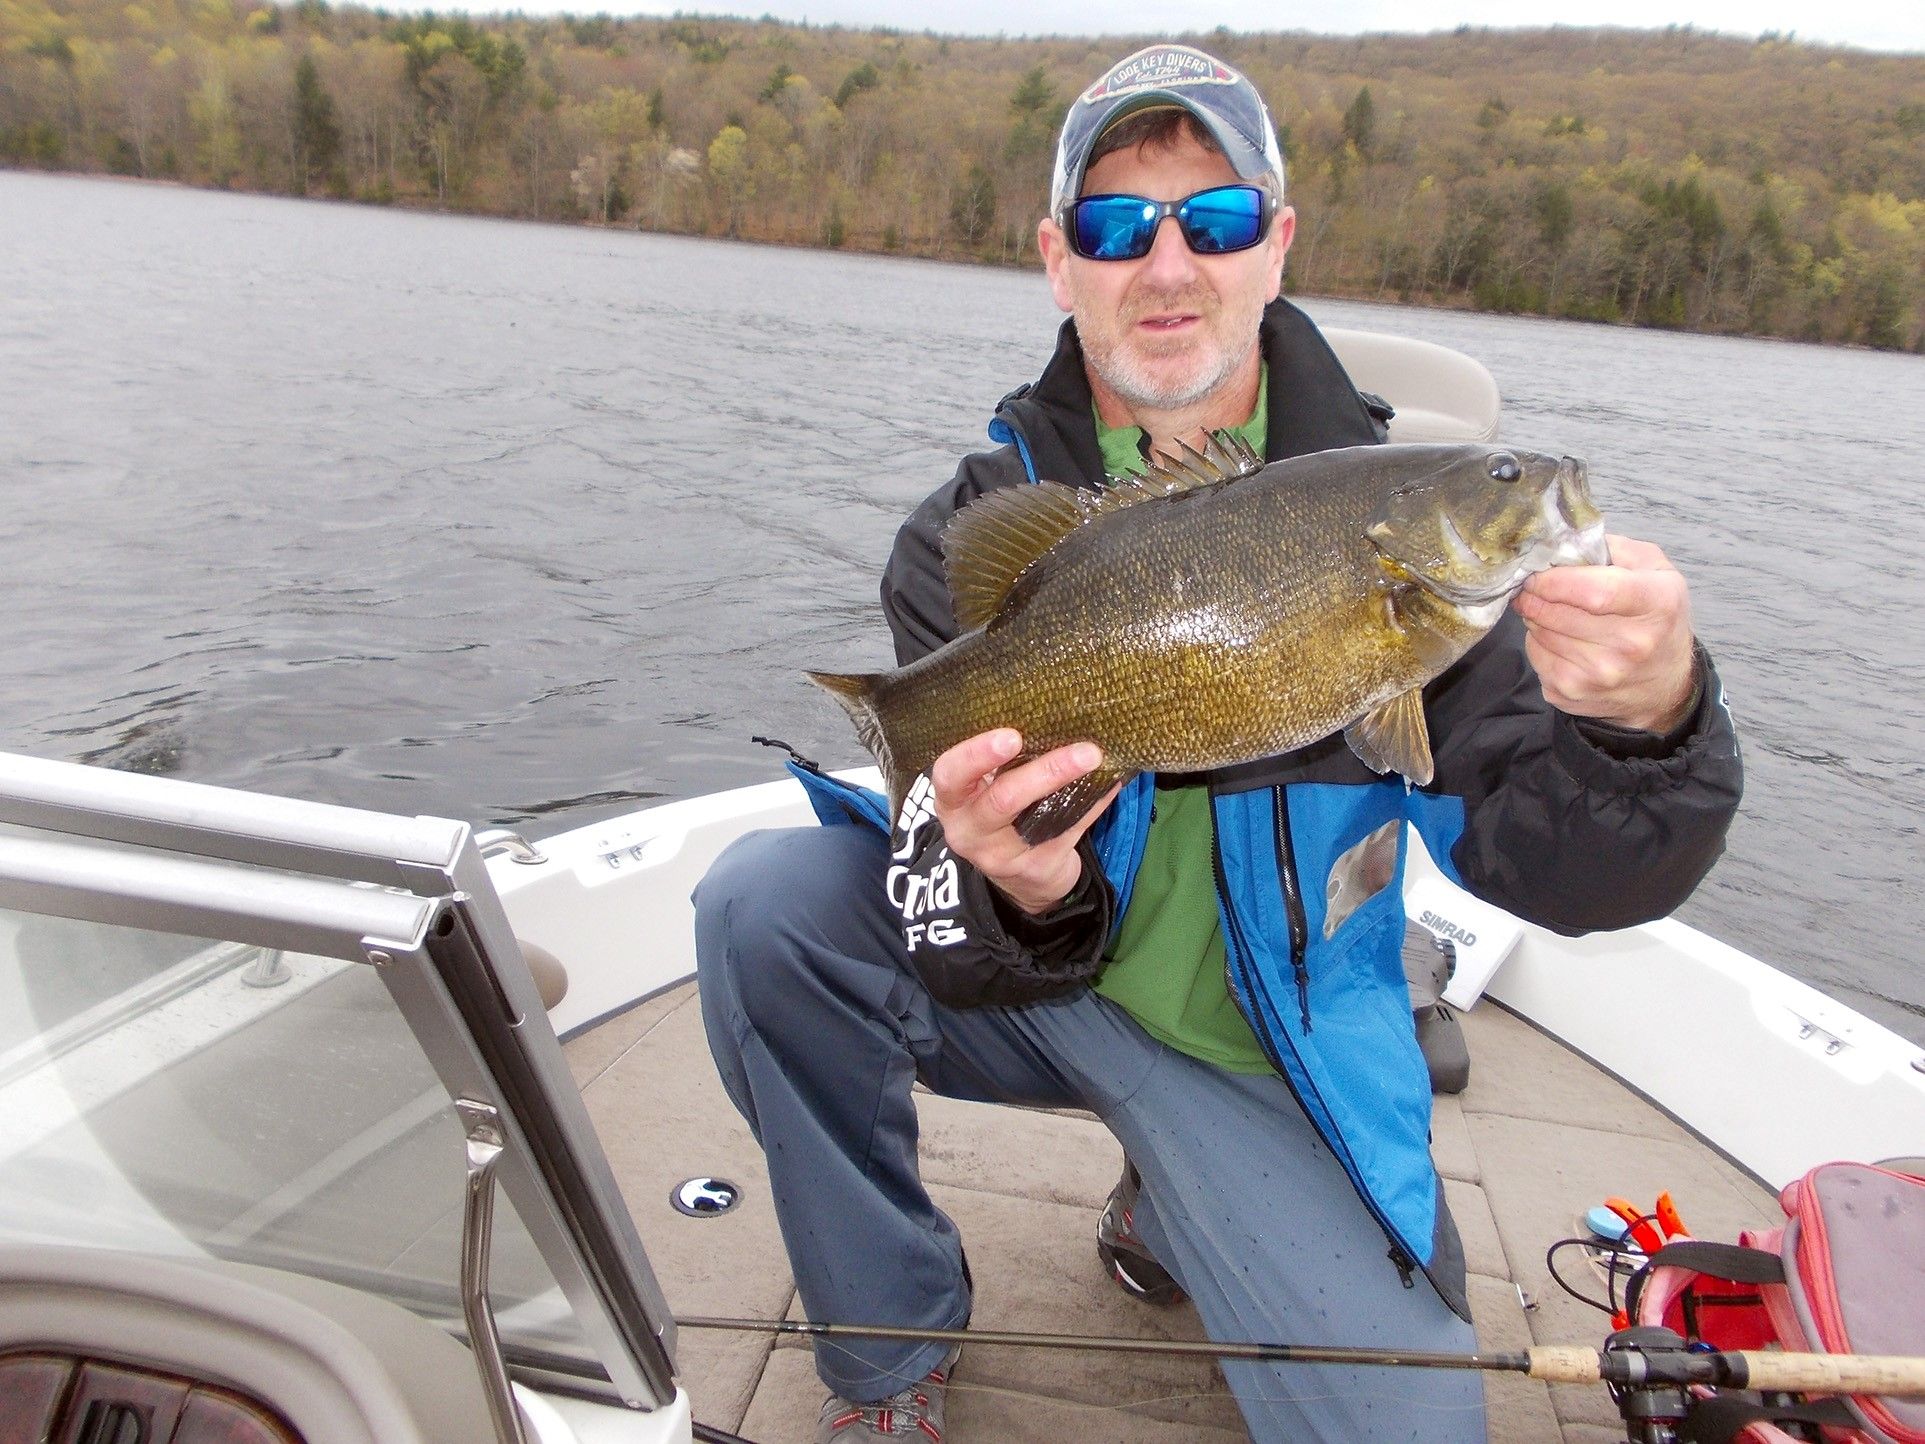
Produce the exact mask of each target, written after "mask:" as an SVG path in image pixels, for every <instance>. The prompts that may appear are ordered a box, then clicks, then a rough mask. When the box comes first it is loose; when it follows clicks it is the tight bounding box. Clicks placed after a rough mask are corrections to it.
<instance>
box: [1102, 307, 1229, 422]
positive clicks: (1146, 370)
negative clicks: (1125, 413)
mask: <svg viewBox="0 0 1925 1444" xmlns="http://www.w3.org/2000/svg"><path fill="white" fill-rule="evenodd" d="M1222 310H1223V306H1222V302H1221V301H1220V299H1219V298H1218V296H1217V295H1216V293H1215V292H1213V291H1210V290H1208V289H1207V288H1203V287H1194V288H1189V289H1185V290H1182V291H1171V292H1164V293H1161V294H1146V295H1141V296H1131V297H1129V298H1128V299H1127V300H1126V301H1125V303H1124V306H1123V309H1122V312H1121V313H1120V314H1119V315H1117V316H1116V317H1114V318H1113V319H1112V320H1111V321H1110V323H1109V324H1108V325H1103V326H1085V325H1084V324H1082V322H1081V321H1080V319H1079V322H1078V325H1077V334H1078V337H1079V339H1080V340H1081V341H1082V344H1083V359H1084V360H1085V361H1086V362H1088V363H1089V366H1090V369H1091V370H1093V371H1094V372H1095V373H1096V374H1097V376H1098V377H1100V378H1101V379H1102V381H1103V384H1104V385H1106V386H1108V387H1109V388H1110V390H1112V391H1114V392H1115V393H1116V394H1117V396H1118V397H1120V398H1121V399H1122V400H1123V401H1124V403H1125V404H1127V405H1129V406H1130V407H1132V408H1140V409H1147V410H1151V411H1176V410H1180V409H1182V408H1183V407H1186V406H1192V405H1195V404H1196V403H1197V402H1199V401H1202V400H1203V399H1204V398H1205V397H1207V396H1209V395H1210V394H1211V393H1212V392H1214V391H1216V389H1217V388H1218V387H1220V386H1222V385H1223V384H1224V383H1225V382H1227V381H1228V380H1229V379H1230V378H1231V377H1232V376H1234V375H1235V374H1236V372H1237V369H1238V368H1239V367H1241V366H1242V365H1243V363H1244V362H1245V361H1247V360H1249V358H1250V353H1251V352H1252V351H1253V350H1255V349H1256V344H1257V326H1258V323H1259V322H1260V321H1261V318H1262V308H1261V307H1260V306H1259V307H1258V308H1257V309H1256V310H1255V312H1254V313H1253V314H1252V315H1251V317H1250V324H1249V327H1248V332H1247V334H1248V342H1247V344H1245V345H1243V346H1230V347H1226V348H1224V350H1223V352H1222V354H1220V355H1218V356H1217V357H1216V358H1215V359H1214V361H1213V362H1212V364H1210V365H1209V366H1208V367H1207V368H1206V369H1205V370H1204V371H1202V372H1199V373H1197V374H1194V375H1191V376H1174V377H1168V376H1162V375H1159V374H1158V369H1159V368H1157V367H1156V366H1155V365H1154V357H1153V356H1152V357H1149V358H1146V357H1144V356H1143V355H1141V354H1139V353H1137V352H1135V351H1133V350H1132V349H1131V348H1130V347H1129V346H1128V345H1126V344H1125V340H1124V338H1126V337H1128V336H1129V335H1130V334H1131V332H1132V331H1133V330H1134V329H1135V327H1136V324H1137V322H1138V321H1139V320H1141V319H1142V318H1143V317H1144V316H1148V315H1153V314H1155V313H1157V312H1159V311H1179V312H1182V311H1187V312H1190V313H1191V314H1193V315H1195V316H1196V317H1197V319H1198V322H1199V324H1200V325H1201V326H1202V327H1203V328H1204V330H1205V331H1206V332H1207V333H1208V334H1209V335H1210V336H1212V337H1215V336H1216V335H1217V334H1218V330H1219V327H1220V324H1221V313H1222ZM1239 329H1241V328H1239Z"/></svg>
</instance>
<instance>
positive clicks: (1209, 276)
mask: <svg viewBox="0 0 1925 1444" xmlns="http://www.w3.org/2000/svg"><path fill="white" fill-rule="evenodd" d="M1241 183H1242V178H1241V177H1240V176H1238V175H1237V173H1236V171H1235V169H1234V168H1233V167H1232V166H1231V165H1230V162H1229V161H1228V160H1227V159H1225V157H1224V155H1223V153H1222V152H1221V151H1218V150H1215V149H1213V148H1211V147H1209V146H1205V145H1201V144H1199V143H1198V142H1197V141H1196V140H1195V139H1194V138H1193V137H1191V136H1190V135H1189V134H1188V133H1187V132H1185V133H1183V134H1181V135H1180V136H1179V138H1178V141H1177V143H1176V144H1175V145H1174V146H1154V147H1152V146H1138V147H1136V148H1135V149H1132V150H1116V151H1111V152H1110V153H1109V154H1108V155H1106V156H1104V157H1103V158H1102V159H1101V160H1099V161H1098V162H1097V163H1096V164H1095V165H1093V166H1091V167H1090V168H1089V173H1088V174H1087V175H1086V176H1085V177H1084V180H1083V190H1082V194H1084V195H1116V194H1122V195H1137V196H1145V197H1147V198H1149V199H1150V200H1157V201H1177V200H1182V199H1183V198H1184V197H1186V196H1190V195H1194V194H1195V193H1196V192H1197V191H1200V190H1208V189H1209V188H1210V187H1212V186H1220V185H1237V184H1241ZM1295 228H1296V216H1295V214H1294V213H1293V212H1292V211H1291V210H1290V208H1289V207H1288V206H1285V207H1283V208H1281V209H1280V210H1279V211H1278V212H1277V214H1276V216H1275V217H1274V218H1273V219H1272V221H1271V223H1270V230H1269V233H1268V234H1267V235H1266V236H1265V237H1264V239H1263V241H1262V242H1261V243H1259V244H1258V245H1255V246H1252V247H1251V248H1250V249H1249V250H1247V251H1237V252H1234V253H1232V254H1230V255H1227V256H1199V255H1197V254H1196V253H1195V252H1193V251H1192V250H1191V249H1190V247H1189V243H1188V242H1187V241H1185V240H1184V239H1183V233H1182V231H1181V230H1180V229H1179V228H1178V226H1177V224H1176V220H1175V218H1174V217H1171V218H1169V219H1166V220H1165V221H1163V223H1162V224H1161V225H1159V226H1158V227H1157V232H1156V243H1155V244H1154V245H1153V246H1151V247H1150V252H1149V254H1148V255H1146V256H1144V257H1142V258H1141V259H1139V260H1134V261H1092V260H1088V259H1086V258H1084V257H1082V256H1079V255H1077V254H1075V252H1073V251H1072V250H1071V249H1070V246H1069V239H1068V237H1066V236H1065V235H1064V234H1063V231H1062V228H1061V227H1060V226H1058V225H1057V224H1056V222H1055V221H1053V220H1045V221H1044V222H1043V223H1042V225H1041V226H1040V227H1039V228H1038V233H1037V244H1038V246H1039V248H1040V249H1041V251H1042V254H1043V263H1044V266H1045V268H1046V270H1047V271H1048V274H1049V286H1050V291H1051V293H1052V294H1053V295H1054V296H1055V297H1056V304H1057V305H1058V306H1061V307H1062V308H1063V309H1064V310H1065V311H1068V312H1070V313H1071V314H1072V315H1073V316H1075V318H1076V334H1077V335H1078V337H1079V338H1081V340H1082V343H1083V356H1084V360H1085V361H1086V363H1087V364H1088V365H1089V367H1090V369H1091V370H1092V371H1094V372H1095V373H1096V376H1097V377H1098V378H1099V379H1100V380H1101V381H1102V382H1103V383H1104V384H1105V385H1106V386H1108V387H1109V389H1110V390H1112V391H1114V392H1115V393H1116V394H1117V395H1118V396H1119V397H1121V398H1122V400H1123V401H1124V402H1126V403H1127V404H1128V405H1130V406H1131V407H1133V408H1146V409H1150V410H1162V411H1168V410H1175V409H1178V408H1181V407H1186V406H1190V405H1192V404H1194V403H1196V402H1199V401H1202V400H1204V399H1205V398H1207V397H1209V396H1210V395H1211V394H1212V393H1213V392H1215V391H1216V390H1217V388H1219V387H1221V386H1223V385H1225V384H1226V383H1227V382H1228V381H1229V380H1230V379H1231V378H1232V377H1234V376H1235V375H1236V373H1237V371H1238V369H1239V368H1240V367H1241V366H1242V365H1243V363H1244V362H1246V361H1247V360H1248V359H1249V358H1250V355H1251V353H1252V351H1253V350H1254V349H1255V347H1256V343H1257V325H1258V323H1259V321H1260V320H1261V319H1262V316H1263V308H1264V306H1265V305H1266V304H1267V303H1268V302H1270V301H1272V300H1275V299H1276V296H1277V293H1278V291H1279V289H1280V288H1281V287H1282V284H1283V258H1284V254H1285V253H1286V252H1287V251H1288V250H1289V249H1290V239H1291V236H1292V235H1293V234H1294V232H1295Z"/></svg>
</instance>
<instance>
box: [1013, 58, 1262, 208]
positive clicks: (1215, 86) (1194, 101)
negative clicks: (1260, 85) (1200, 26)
mask: <svg viewBox="0 0 1925 1444" xmlns="http://www.w3.org/2000/svg"><path fill="white" fill-rule="evenodd" d="M1172 105H1174V106H1179V107H1181V108H1182V109H1184V110H1187V111H1189V112H1190V114H1191V115H1194V116H1195V117H1196V118H1197V119H1198V120H1199V121H1201V122H1202V123H1203V126H1204V128H1205V129H1206V130H1208V131H1209V132H1210V134H1211V135H1212V136H1214V137H1215V138H1216V143H1217V145H1218V147H1219V148H1220V149H1221V150H1222V151H1223V154H1224V155H1225V156H1226V157H1227V158H1228V159H1229V162H1230V164H1231V166H1232V167H1233V168H1234V169H1235V170H1236V173H1237V174H1238V175H1240V176H1242V177H1243V178H1244V179H1245V180H1250V181H1254V180H1260V179H1262V178H1263V177H1264V176H1266V175H1272V176H1275V177H1276V187H1277V194H1278V196H1279V197H1281V196H1282V194H1283V151H1282V149H1281V148H1280V147H1279V146H1278V145H1277V128H1276V126H1275V125H1273V124H1271V121H1270V112H1269V110H1268V109H1267V108H1265V106H1264V104H1263V97H1262V96H1260V95H1258V94H1257V88H1256V87H1255V86H1254V85H1252V84H1251V83H1250V82H1249V80H1248V79H1246V78H1245V77H1244V76H1243V75H1241V74H1239V73H1238V72H1237V71H1235V70H1232V69H1231V68H1230V67H1229V66H1227V65H1225V64H1224V63H1223V62H1222V61H1221V60H1218V59H1217V58H1216V57H1215V56H1213V55H1206V54H1204V53H1203V52H1202V51H1201V50H1198V49H1196V48H1194V47H1193V46H1189V45H1173V44H1162V45H1151V46H1148V47H1146V48H1145V49H1142V50H1139V51H1137V52H1136V54H1134V55H1131V56H1129V57H1127V58H1126V59H1123V60H1119V61H1117V62H1116V64H1114V65H1112V66H1111V67H1110V68H1109V70H1107V71H1106V72H1105V73H1104V75H1103V78H1102V79H1101V80H1098V81H1097V82H1096V84H1094V85H1092V86H1091V87H1090V88H1089V89H1088V90H1086V91H1084V92H1083V93H1082V94H1081V95H1079V96H1078V97H1077V98H1076V103H1075V104H1074V105H1072V106H1070V108H1069V114H1068V115H1067V116H1065V117H1064V118H1063V133H1062V136H1061V137H1060V138H1059V139H1058V140H1057V142H1056V171H1055V175H1054V176H1053V178H1052V179H1051V182H1050V192H1049V213H1050V214H1051V215H1052V216H1055V217H1056V218H1057V219H1059V220H1060V219H1061V218H1062V216H1063V215H1064V213H1065V212H1066V211H1067V210H1068V208H1069V205H1070V203H1071V202H1072V201H1074V200H1075V199H1076V197H1077V195H1078V194H1079V193H1080V192H1081V191H1082V189H1083V173H1084V172H1085V171H1087V170H1088V169H1089V157H1090V151H1091V150H1092V149H1094V148H1095V145H1096V142H1097V139H1098V138H1099V137H1100V136H1101V135H1102V134H1103V132H1104V131H1106V130H1108V129H1109V128H1110V127H1111V126H1112V125H1114V124H1116V122H1117V121H1119V120H1121V119H1123V117H1124V116H1126V115H1133V114H1135V113H1136V112H1137V111H1139V110H1154V109H1157V108H1159V107H1163V106H1172Z"/></svg>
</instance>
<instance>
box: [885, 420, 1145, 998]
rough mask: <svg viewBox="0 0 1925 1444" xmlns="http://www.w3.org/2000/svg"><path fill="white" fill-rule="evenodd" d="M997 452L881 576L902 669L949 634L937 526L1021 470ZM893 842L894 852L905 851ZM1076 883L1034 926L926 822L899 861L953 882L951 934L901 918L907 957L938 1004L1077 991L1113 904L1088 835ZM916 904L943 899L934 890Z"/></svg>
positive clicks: (1095, 962) (936, 498)
mask: <svg viewBox="0 0 1925 1444" xmlns="http://www.w3.org/2000/svg"><path fill="white" fill-rule="evenodd" d="M1007 450H1008V449H1007V448H1005V452H1004V453H999V452H991V453H985V454H981V455H976V456H969V457H966V458H964V460H963V463H962V465H961V467H959V468H958V469H957V472H956V476H955V478H954V479H953V480H952V481H951V482H950V484H949V485H948V486H947V487H945V488H943V489H942V490H940V491H938V492H936V493H935V494H934V495H933V496H931V497H930V498H929V499H928V500H927V501H925V502H924V503H923V504H922V505H921V506H919V507H918V508H916V510H915V511H914V512H912V513H911V514H910V516H909V519H908V520H907V521H905V522H904V523H903V524H902V528H901V530H900V531H898V532H897V534H896V544H895V548H894V550H893V551H892V552H891V553H890V557H889V564H888V566H887V567H886V568H885V569H884V571H883V577H882V610H883V615H884V616H885V617H887V618H888V621H889V630H890V633H891V635H892V636H893V637H894V639H895V645H896V661H897V663H898V665H906V664H907V663H909V662H913V661H915V660H916V659H917V658H919V657H922V656H925V655H927V654H928V653H930V652H933V651H935V650H936V649H937V648H938V647H940V646H942V645H943V644H944V643H945V642H947V641H949V640H950V639H951V638H953V637H954V636H955V635H956V633H957V626H956V619H955V612H954V609H953V608H952V606H951V604H950V600H949V582H948V578H947V576H946V575H945V573H944V570H943V562H942V547H941V536H942V529H943V526H944V525H945V524H946V523H947V522H948V519H949V518H950V517H951V516H953V515H954V514H955V513H956V512H957V511H958V510H960V509H961V508H962V507H963V506H965V505H967V504H968V503H969V502H970V501H972V500H973V499H975V498H976V497H977V496H980V495H981V494H982V493H983V492H985V491H988V490H991V489H993V488H994V487H996V486H999V485H1008V484H1010V479H1009V478H1008V477H1006V475H1005V474H1004V473H1006V472H1007V470H1008V468H1009V467H1011V466H1014V467H1016V468H1017V471H1016V478H1015V479H1018V480H1019V479H1021V471H1020V463H1019V462H1016V461H1015V460H1014V458H1013V457H1011V456H1008V455H1006V454H1005V453H1006V452H1007ZM904 840H905V839H904V838H903V836H902V835H901V834H900V833H899V834H898V836H897V838H896V839H895V842H896V845H897V846H900V845H901V844H902V843H903V842H904ZM1078 852H1079V853H1080V854H1081V856H1082V859H1083V875H1082V878H1081V880H1080V881H1079V882H1078V883H1077V886H1076V888H1075V890H1074V891H1072V892H1071V894H1070V895H1069V896H1068V897H1066V898H1065V899H1063V901H1062V902H1061V903H1059V904H1058V905H1057V906H1056V907H1055V908H1054V909H1052V910H1051V911H1050V912H1049V913H1048V914H1046V915H1044V916H1043V917H1040V918H1032V917H1030V916H1029V915H1028V914H1027V913H1024V912H1023V911H1022V909H1020V908H1018V907H1016V906H1015V905H1014V904H1013V903H1011V902H1010V901H1009V900H1008V899H1006V898H1004V897H1003V896H1002V895H1001V894H1000V893H999V892H997V890H996V889H995V888H994V887H993V886H991V884H990V883H989V881H988V880H987V879H986V878H984V877H983V876H982V874H981V873H979V872H978V871H977V870H976V869H975V868H973V867H971V866H970V865H969V864H968V863H966V862H964V861H963V860H962V859H961V858H956V857H952V856H951V854H950V852H949V848H948V845H947V843H946V842H945V841H944V839H943V836H942V830H941V827H940V826H939V825H937V824H935V823H934V822H933V821H931V822H930V823H928V824H927V825H926V828H925V832H924V836H923V839H922V840H921V842H920V844H919V845H918V846H916V847H915V848H914V857H913V859H911V860H908V861H907V866H908V868H909V869H910V870H912V871H915V872H919V873H920V874H922V875H924V876H926V877H928V878H930V879H932V880H936V879H940V878H949V879H952V880H953V881H952V882H951V886H950V889H949V892H950V893H951V894H953V897H952V898H951V900H952V901H953V904H954V905H953V908H952V909H951V910H950V913H949V916H951V917H952V918H953V920H954V925H953V926H952V927H950V928H947V929H939V930H938V932H937V933H936V935H935V936H934V937H933V938H932V937H931V936H930V934H929V931H928V929H927V928H926V927H924V928H923V929H921V930H920V931H919V932H917V933H916V934H914V935H913V936H912V935H911V932H910V930H911V929H914V928H916V925H917V922H918V921H919V920H918V919H917V918H914V917H910V916H908V915H907V914H906V913H905V917H904V936H905V940H906V941H908V942H909V943H910V944H911V947H910V958H911V960H912V961H913V962H914V963H915V965H916V971H917V973H918V974H919V975H920V976H921V978H922V980H923V982H924V983H925V984H926V985H927V986H928V988H929V990H930V992H931V993H932V994H933V995H934V996H935V997H936V999H937V1001H939V1002H941V1003H944V1004H946V1005H948V1006H950V1007H968V1006H971V1005H973V1004H980V1003H1002V1004H1013V1003H1024V1002H1031V1001H1034V1000H1036V999H1039V998H1047V997H1052V996H1055V995H1056V994H1059V993H1064V992H1068V991H1070V990H1071V989H1073V988H1076V987H1080V986H1081V985H1082V984H1084V983H1086V982H1088V981H1089V980H1090V979H1091V978H1093V977H1094V976H1095V975H1096V974H1097V973H1098V972H1099V971H1100V970H1101V968H1102V954H1103V945H1104V942H1105V941H1106V940H1107V939H1108V937H1109V931H1110V918H1111V912H1112V909H1113V906H1114V896H1113V894H1112V892H1111V890H1110V886H1109V883H1108V880H1107V879H1106V878H1105V877H1104V876H1103V869H1102V864H1101V863H1100V862H1099V861H1098V860H1097V857H1096V851H1095V846H1094V844H1093V843H1092V842H1091V840H1090V839H1089V837H1088V836H1087V835H1086V836H1085V837H1084V838H1083V840H1082V842H1081V843H1080V844H1079V845H1078ZM918 895H919V896H925V897H936V896H944V891H943V889H942V888H940V887H933V888H928V889H923V890H921V891H920V892H919V893H918Z"/></svg>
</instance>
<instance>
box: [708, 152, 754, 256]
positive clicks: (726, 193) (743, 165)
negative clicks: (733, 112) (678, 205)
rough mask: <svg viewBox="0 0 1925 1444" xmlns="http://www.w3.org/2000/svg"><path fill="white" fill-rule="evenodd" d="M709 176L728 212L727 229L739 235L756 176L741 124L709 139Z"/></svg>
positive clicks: (731, 233)
mask: <svg viewBox="0 0 1925 1444" xmlns="http://www.w3.org/2000/svg"><path fill="white" fill-rule="evenodd" d="M708 163H709V178H710V179H711V180H712V181H714V183H715V189H716V192H717V194H719V195H720V196H721V198H722V203H723V206H724V207H725V209H726V212H727V220H726V224H725V232H726V234H728V235H731V236H733V235H738V234H740V231H741V225H742V212H743V209H744V207H745V206H746V205H747V204H748V199H749V197H750V196H751V195H752V194H753V193H754V191H755V176H754V173H753V172H752V171H751V170H750V169H749V133H748V132H747V131H746V130H744V129H742V127H741V126H739V125H725V126H723V127H722V128H721V129H720V130H719V131H717V132H716V134H715V139H714V140H712V141H710V142H709V154H708Z"/></svg>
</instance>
